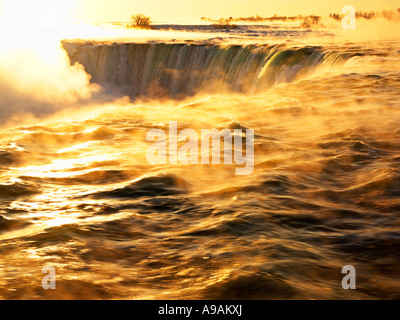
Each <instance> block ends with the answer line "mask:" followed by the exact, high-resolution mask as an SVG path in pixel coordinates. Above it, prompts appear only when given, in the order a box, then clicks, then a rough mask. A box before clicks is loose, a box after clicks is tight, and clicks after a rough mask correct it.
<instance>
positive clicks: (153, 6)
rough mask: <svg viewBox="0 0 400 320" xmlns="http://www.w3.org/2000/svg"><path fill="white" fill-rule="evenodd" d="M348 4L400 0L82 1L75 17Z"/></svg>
mask: <svg viewBox="0 0 400 320" xmlns="http://www.w3.org/2000/svg"><path fill="white" fill-rule="evenodd" d="M345 5H353V6H355V7H356V9H357V10H380V9H395V8H398V7H400V0H379V1H378V0H344V1H343V0H331V1H323V0H278V1H276V0H275V1H270V0H201V1H195V0H80V1H79V2H78V5H75V17H76V18H79V19H85V18H86V19H90V20H102V21H112V20H128V19H129V16H130V15H131V14H132V13H136V12H141V13H144V14H146V15H149V16H151V17H152V18H153V20H154V21H157V20H169V21H179V20H193V19H200V17H202V16H205V17H211V18H219V17H229V16H233V17H238V16H252V15H256V14H259V15H261V16H269V15H273V14H275V13H276V14H282V15H283V14H284V15H296V14H312V13H315V14H329V13H330V12H338V13H339V12H341V9H342V7H343V6H345Z"/></svg>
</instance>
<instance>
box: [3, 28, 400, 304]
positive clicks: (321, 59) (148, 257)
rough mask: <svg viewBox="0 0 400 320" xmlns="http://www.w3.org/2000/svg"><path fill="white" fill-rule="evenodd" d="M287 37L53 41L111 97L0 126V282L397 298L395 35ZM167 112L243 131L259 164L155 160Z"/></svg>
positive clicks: (399, 65)
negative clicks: (350, 280)
mask: <svg viewBox="0 0 400 320" xmlns="http://www.w3.org/2000/svg"><path fill="white" fill-rule="evenodd" d="M246 32H248V30H247V29H246ZM268 32H269V31H268ZM287 33H288V32H286V34H287ZM317 34H318V32H317ZM293 35H294V37H296V36H297V35H298V34H297V33H296V32H294V33H293ZM328 37H329V35H328ZM280 39H281V38H279V37H278V40H276V39H275V40H276V43H273V44H267V43H258V42H257V41H255V40H252V41H251V42H252V43H249V40H246V43H242V42H241V41H239V40H241V39H236V40H235V39H233V40H232V39H230V40H229V43H225V42H224V43H214V42H215V41H214V40H213V41H211V40H210V41H209V42H208V43H207V41H197V42H196V41H193V42H190V43H185V42H182V41H179V40H177V41H170V42H163V43H159V42H154V41H153V42H150V43H148V42H142V43H138V42H134V43H133V42H121V41H117V42H113V43H109V42H107V43H106V42H104V43H93V42H87V41H75V40H66V41H64V42H63V46H64V48H65V49H66V51H67V52H68V55H69V57H70V59H71V63H75V62H79V63H81V64H82V65H83V67H84V69H85V70H86V72H87V73H89V74H90V75H91V76H92V82H95V83H98V84H100V85H101V86H102V88H103V93H102V94H103V96H102V97H104V96H107V97H108V100H107V103H100V102H99V100H94V101H93V103H92V104H90V108H89V109H85V112H82V113H79V112H77V113H73V112H72V111H71V114H70V115H68V111H67V115H65V114H64V115H63V117H62V118H59V119H57V120H51V121H50V120H47V121H36V122H34V123H31V124H24V125H14V126H12V127H9V128H7V129H4V130H2V132H1V136H0V138H1V140H0V149H1V150H0V166H1V176H0V179H1V181H0V198H1V202H0V209H1V216H0V239H1V241H0V252H1V256H0V265H1V266H0V297H1V298H3V299H4V298H6V299H27V298H28V299H43V298H46V299H47V298H50V299H86V298H90V299H119V298H122V299H365V298H366V299H382V298H386V299H398V298H400V296H399V286H400V283H399V280H400V274H399V272H398V264H399V262H400V252H399V250H398V241H399V239H400V233H399V223H400V220H399V217H400V216H399V213H400V200H399V199H400V197H399V196H400V171H399V164H400V142H399V141H400V129H399V123H400V109H399V105H400V95H399V92H400V71H399V70H400V53H399V51H398V47H399V42H397V41H378V42H373V43H372V42H370V41H367V42H354V43H346V42H335V41H331V42H329V41H326V42H324V43H321V44H319V45H316V44H315V42H312V41H309V42H310V43H307V39H305V40H304V41H302V42H300V41H299V42H296V43H291V42H287V41H286V42H285V41H281V40H280ZM217 42H218V41H217ZM235 42H236V43H238V44H235ZM111 93H112V94H113V95H112V98H110V95H111ZM122 96H129V99H128V98H122V99H118V98H116V97H122ZM110 101H111V102H110ZM88 110H89V111H88ZM74 112H75V111H74ZM169 121H176V122H177V123H178V130H179V131H180V130H182V129H185V128H190V129H193V130H195V131H196V132H200V131H201V129H212V128H217V129H218V130H222V129H232V130H233V129H235V128H251V129H254V131H255V141H254V143H255V168H254V172H253V173H252V174H251V175H246V176H238V175H235V168H236V167H235V166H234V165H224V164H221V165H212V164H210V165H202V164H198V165H182V164H164V165H151V164H149V163H148V162H147V160H146V151H147V149H148V147H149V143H148V142H146V134H147V132H148V131H149V130H151V129H154V128H158V129H165V130H167V128H168V123H169ZM45 265H52V266H54V267H55V269H56V274H57V278H56V279H57V290H48V291H45V290H43V289H42V287H41V281H42V278H43V276H44V275H43V274H42V273H41V270H42V267H43V266H45ZM345 265H354V266H355V267H356V270H357V290H347V291H345V290H343V289H342V286H341V280H342V277H343V276H344V275H342V274H341V270H342V267H343V266H345Z"/></svg>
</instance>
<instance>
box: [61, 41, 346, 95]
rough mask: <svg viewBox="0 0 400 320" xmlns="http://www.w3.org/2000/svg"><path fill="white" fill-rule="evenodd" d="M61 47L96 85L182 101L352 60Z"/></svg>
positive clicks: (282, 52) (125, 46) (216, 49)
mask: <svg viewBox="0 0 400 320" xmlns="http://www.w3.org/2000/svg"><path fill="white" fill-rule="evenodd" d="M62 44H63V47H64V49H65V50H66V52H67V54H68V56H69V58H70V61H71V64H75V63H79V64H81V65H83V67H84V69H85V70H86V72H87V73H89V74H90V75H91V77H92V82H95V83H98V84H102V85H103V86H104V87H108V88H110V86H111V87H112V88H113V89H118V90H119V91H120V92H122V93H123V94H126V95H129V96H130V97H131V98H161V97H168V98H172V99H182V98H185V97H188V96H193V95H195V94H197V93H199V92H201V91H206V92H207V93H220V92H224V91H228V92H237V93H244V94H254V93H257V92H260V91H263V90H266V89H268V88H270V87H271V86H273V85H274V84H276V83H282V82H291V81H294V80H296V79H298V78H299V77H301V76H304V75H307V74H310V73H311V72H312V71H313V70H315V68H316V67H318V66H320V65H322V64H325V65H328V66H333V65H335V64H337V63H341V62H342V61H344V60H346V59H348V58H349V57H350V56H352V55H351V54H349V53H338V52H324V50H323V48H322V47H312V46H310V47H301V48H287V47H286V46H285V45H272V46H270V45H229V46H221V45H204V44H192V43H191V44H176V43H174V44H168V43H146V44H136V43H112V44H107V43H102V44H99V43H92V42H87V43H77V42H73V41H63V42H62Z"/></svg>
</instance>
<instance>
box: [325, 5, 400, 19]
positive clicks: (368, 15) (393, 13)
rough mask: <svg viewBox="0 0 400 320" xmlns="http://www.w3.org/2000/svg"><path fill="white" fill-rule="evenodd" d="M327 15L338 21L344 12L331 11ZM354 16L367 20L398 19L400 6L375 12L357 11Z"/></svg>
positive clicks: (399, 17)
mask: <svg viewBox="0 0 400 320" xmlns="http://www.w3.org/2000/svg"><path fill="white" fill-rule="evenodd" d="M329 17H330V18H332V19H335V20H337V21H339V20H342V19H343V17H344V14H338V13H331V14H330V15H329ZM356 17H357V18H364V19H367V20H371V19H374V18H378V17H381V18H385V19H387V20H392V21H400V8H398V9H397V10H382V11H377V12H375V11H370V12H363V11H357V12H356Z"/></svg>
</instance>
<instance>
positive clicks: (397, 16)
mask: <svg viewBox="0 0 400 320" xmlns="http://www.w3.org/2000/svg"><path fill="white" fill-rule="evenodd" d="M344 16H345V15H344V14H338V13H331V14H330V15H329V17H330V18H332V19H335V20H338V21H339V20H342V19H343V17H344ZM356 17H358V18H364V19H367V20H370V19H373V18H377V17H382V18H385V19H387V20H394V21H398V20H400V8H398V9H397V10H382V11H379V12H375V11H371V12H363V11H357V12H356ZM321 18H322V17H321V16H316V15H308V16H303V15H297V16H278V15H274V16H272V17H261V16H259V15H255V16H252V17H239V18H233V17H230V18H221V19H217V20H215V19H210V18H207V17H202V18H201V20H202V21H207V22H211V23H214V24H220V23H221V21H224V22H225V23H227V24H228V23H229V24H231V23H233V22H273V21H303V22H304V21H306V22H307V21H310V22H311V24H315V23H319V22H320V20H321Z"/></svg>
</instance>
